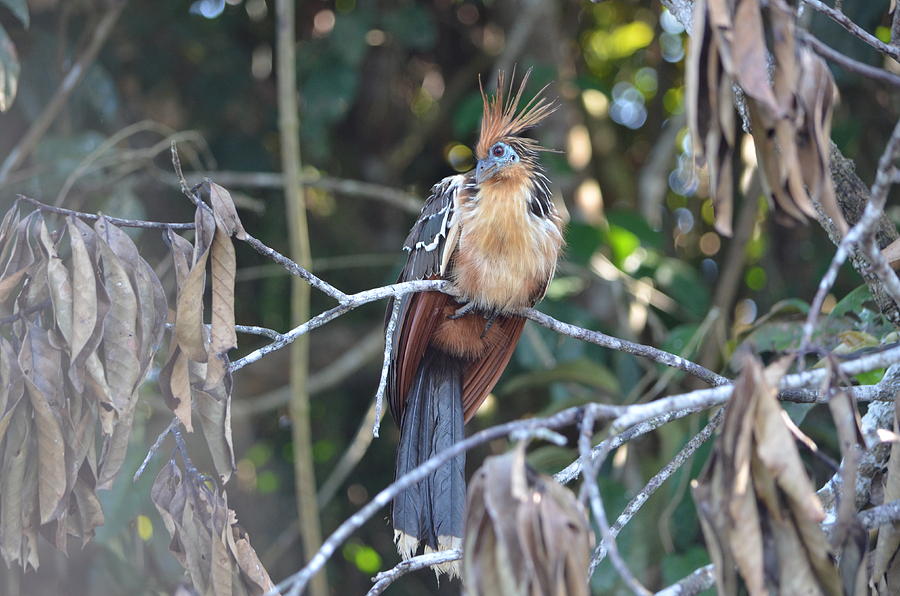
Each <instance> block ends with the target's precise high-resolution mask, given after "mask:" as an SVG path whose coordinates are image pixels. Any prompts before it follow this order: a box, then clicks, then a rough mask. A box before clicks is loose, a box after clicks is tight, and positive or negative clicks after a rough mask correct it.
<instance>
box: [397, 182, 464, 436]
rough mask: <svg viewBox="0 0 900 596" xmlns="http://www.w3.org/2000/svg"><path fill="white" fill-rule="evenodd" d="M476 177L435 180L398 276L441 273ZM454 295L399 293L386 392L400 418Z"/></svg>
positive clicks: (407, 243)
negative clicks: (460, 202) (464, 196)
mask: <svg viewBox="0 0 900 596" xmlns="http://www.w3.org/2000/svg"><path fill="white" fill-rule="evenodd" d="M471 185H472V177H471V176H469V175H462V174H461V175H457V176H448V177H447V178H444V179H443V180H441V181H440V182H438V183H437V184H435V185H434V187H432V189H431V194H430V195H429V197H428V199H426V201H425V205H424V206H423V207H422V213H421V214H420V215H419V218H418V219H417V220H416V222H415V223H414V224H413V226H412V229H411V230H410V232H409V235H408V236H407V238H406V241H405V242H404V243H403V249H404V250H405V251H407V253H408V254H409V256H408V257H407V260H406V266H405V267H404V268H403V271H402V272H401V273H400V278H399V279H398V280H397V281H399V282H402V281H410V280H414V279H440V278H441V277H442V276H443V268H444V266H446V263H447V262H448V261H449V259H450V255H451V254H452V253H453V251H454V250H455V249H456V235H455V233H454V231H455V229H454V226H455V220H454V212H455V209H456V202H457V198H458V196H459V194H460V193H461V192H462V193H466V192H471ZM449 301H450V297H449V296H447V295H446V294H442V293H440V292H423V293H417V294H406V295H404V296H402V297H401V298H400V312H399V317H398V320H397V328H396V330H395V331H394V338H393V348H392V353H391V363H390V368H389V371H388V381H387V388H386V394H387V397H388V401H389V403H390V406H391V413H392V414H393V415H394V419H395V420H397V422H398V423H399V422H400V421H401V420H402V419H403V418H402V416H403V401H404V400H405V399H406V394H407V392H408V391H409V387H410V385H411V384H412V379H413V376H414V375H415V374H416V369H417V368H418V366H419V361H420V360H421V359H422V356H423V355H424V354H425V348H427V347H428V342H429V341H430V339H431V336H432V334H433V333H434V329H435V327H436V326H437V324H438V322H439V321H440V320H442V317H441V316H440V313H441V312H442V309H443V308H444V306H445V305H446V304H447V303H448V302H449ZM393 302H394V301H393V300H391V301H390V302H389V303H388V309H387V313H386V316H385V323H387V322H388V320H390V316H391V311H392V309H393Z"/></svg>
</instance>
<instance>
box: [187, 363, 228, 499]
mask: <svg viewBox="0 0 900 596" xmlns="http://www.w3.org/2000/svg"><path fill="white" fill-rule="evenodd" d="M194 391H195V392H196V396H195V399H196V402H197V414H198V416H199V418H200V428H202V429H203V436H204V437H205V438H206V444H207V446H208V447H209V453H210V455H211V456H212V460H213V465H214V466H215V468H216V472H218V474H219V482H221V483H222V484H223V485H224V484H226V483H227V482H228V480H229V479H230V478H231V474H232V472H233V471H234V468H235V461H234V446H233V444H232V439H231V374H230V373H228V375H227V376H226V378H225V379H223V381H222V383H221V384H220V385H218V386H217V387H215V388H214V390H213V391H206V390H203V389H197V388H195V389H194Z"/></svg>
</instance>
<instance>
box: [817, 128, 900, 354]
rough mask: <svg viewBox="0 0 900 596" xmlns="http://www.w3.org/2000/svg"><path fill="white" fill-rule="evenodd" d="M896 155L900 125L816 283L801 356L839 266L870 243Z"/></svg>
mask: <svg viewBox="0 0 900 596" xmlns="http://www.w3.org/2000/svg"><path fill="white" fill-rule="evenodd" d="M898 152H900V121H898V122H897V124H896V125H895V126H894V132H893V133H892V134H891V138H890V139H889V140H888V142H887V144H886V145H885V148H884V152H883V153H882V154H881V158H880V159H879V160H878V169H877V170H876V173H875V181H874V182H873V184H872V190H871V193H870V198H869V202H868V203H867V204H866V208H865V210H864V211H863V214H862V216H861V217H860V218H859V221H858V222H856V224H855V225H854V226H853V227H852V228H850V230H849V231H848V232H847V235H846V236H844V238H843V240H841V243H840V244H839V245H838V247H837V250H836V251H835V253H834V257H833V258H832V260H831V264H830V265H829V266H828V270H827V271H826V272H825V275H823V276H822V279H821V281H820V282H819V287H818V289H817V290H816V295H815V297H814V298H813V301H812V304H811V305H810V308H809V315H807V317H806V322H805V323H804V324H803V339H802V341H801V342H800V346H801V347H800V351H801V352H804V351H805V350H806V349H807V348H808V347H809V342H810V340H811V339H812V334H813V331H814V330H815V324H816V320H817V318H818V316H819V313H820V312H821V310H822V304H823V303H824V301H825V296H826V295H827V294H828V292H829V291H830V290H831V287H832V286H833V285H834V282H835V280H836V279H837V274H838V270H839V269H840V267H841V265H843V264H844V261H846V260H847V257H848V256H849V254H850V251H851V248H852V247H853V246H855V245H858V244H861V243H865V242H869V241H871V238H872V235H873V232H874V230H875V226H876V225H878V222H879V220H880V218H881V216H882V213H883V210H884V204H885V202H886V201H887V195H888V190H889V189H890V186H891V184H892V181H893V176H892V174H891V170H892V169H893V164H894V160H895V159H896V158H897V155H898ZM873 244H874V242H873ZM875 250H876V252H877V254H873V253H872V252H869V253H868V254H869V258H870V259H871V260H872V262H873V265H875V264H876V263H878V262H879V261H884V256H883V255H882V254H881V253H880V251H877V247H876V249H875ZM885 266H886V264H885ZM888 269H889V267H888ZM875 272H876V273H877V274H879V279H882V277H884V279H882V281H883V282H885V280H893V281H894V282H895V283H896V280H897V275H896V274H895V273H894V272H893V270H890V272H889V274H887V273H886V272H885V271H884V269H883V268H881V267H877V266H876V267H875ZM885 286H886V287H885V289H886V290H888V291H890V287H893V286H890V287H889V286H888V284H887V282H885ZM891 297H892V298H893V299H894V301H895V302H897V304H898V305H900V294H898V295H896V296H894V295H893V293H891Z"/></svg>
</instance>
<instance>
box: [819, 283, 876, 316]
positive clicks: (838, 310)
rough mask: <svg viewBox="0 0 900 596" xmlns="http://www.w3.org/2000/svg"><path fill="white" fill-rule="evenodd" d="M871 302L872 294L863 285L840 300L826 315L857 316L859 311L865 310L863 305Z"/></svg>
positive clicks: (867, 287)
mask: <svg viewBox="0 0 900 596" xmlns="http://www.w3.org/2000/svg"><path fill="white" fill-rule="evenodd" d="M871 301H872V293H871V292H869V286H867V285H866V284H863V285H861V286H859V287H858V288H856V289H855V290H853V291H851V292H850V293H849V294H847V295H846V296H844V297H843V298H841V299H840V301H839V302H838V303H837V304H835V305H834V308H833V309H831V312H830V313H828V316H829V317H842V316H844V315H846V314H847V313H853V314H856V315H858V314H859V313H860V311H862V310H864V309H865V308H866V306H865V303H866V302H871Z"/></svg>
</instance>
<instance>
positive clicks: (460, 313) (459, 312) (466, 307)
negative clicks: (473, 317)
mask: <svg viewBox="0 0 900 596" xmlns="http://www.w3.org/2000/svg"><path fill="white" fill-rule="evenodd" d="M473 310H475V303H474V302H466V303H465V304H463V305H462V306H460V307H459V308H457V309H456V312H454V313H453V314H452V315H449V316H448V317H447V318H448V319H454V320H455V319H459V318H462V317H464V316H466V315H467V314H469V313H470V312H472V311H473Z"/></svg>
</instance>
